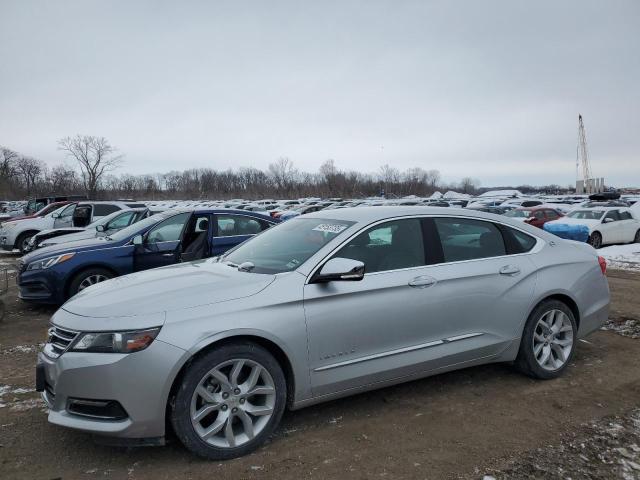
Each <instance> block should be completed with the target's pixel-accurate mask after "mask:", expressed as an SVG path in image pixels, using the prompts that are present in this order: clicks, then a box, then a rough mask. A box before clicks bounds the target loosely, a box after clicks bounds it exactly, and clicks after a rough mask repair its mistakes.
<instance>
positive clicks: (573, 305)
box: [527, 292, 580, 329]
mask: <svg viewBox="0 0 640 480" xmlns="http://www.w3.org/2000/svg"><path fill="white" fill-rule="evenodd" d="M546 300H558V301H560V302H562V303H564V304H565V305H566V306H567V307H569V310H571V313H573V317H574V318H575V320H576V329H579V328H580V309H579V308H578V304H577V302H576V301H575V299H574V298H573V297H572V296H571V295H569V294H568V293H567V292H555V293H551V294H548V295H546V296H544V297H542V298H540V299H538V301H537V302H535V304H534V305H533V307H532V308H531V309H530V310H529V315H527V318H529V316H530V315H531V313H532V312H533V311H534V310H535V309H536V308H537V307H538V305H540V304H541V303H542V302H544V301H546Z"/></svg>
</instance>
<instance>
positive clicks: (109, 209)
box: [93, 203, 121, 217]
mask: <svg viewBox="0 0 640 480" xmlns="http://www.w3.org/2000/svg"><path fill="white" fill-rule="evenodd" d="M118 210H121V208H120V207H118V206H117V205H113V204H110V203H96V204H95V205H94V206H93V216H94V217H105V216H107V215H109V214H111V213H113V212H117V211H118Z"/></svg>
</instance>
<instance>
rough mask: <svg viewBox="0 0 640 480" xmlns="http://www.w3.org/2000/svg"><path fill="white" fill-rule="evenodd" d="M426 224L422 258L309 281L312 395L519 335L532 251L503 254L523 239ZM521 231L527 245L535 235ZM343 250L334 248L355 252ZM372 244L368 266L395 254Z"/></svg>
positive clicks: (436, 364) (455, 360)
mask: <svg viewBox="0 0 640 480" xmlns="http://www.w3.org/2000/svg"><path fill="white" fill-rule="evenodd" d="M405 221H406V220H405ZM422 223H423V229H422V232H423V242H424V244H425V260H426V261H425V263H426V265H423V266H415V267H410V268H398V269H393V270H389V271H381V272H373V273H367V274H365V278H364V279H363V280H362V281H361V282H333V283H330V284H328V285H327V286H323V285H321V284H320V285H314V284H311V285H307V286H305V294H304V304H305V312H306V316H307V328H308V332H309V355H310V359H309V363H310V367H311V381H312V387H313V388H314V395H322V394H326V393H330V392H334V391H339V390H342V389H345V388H352V387H354V386H362V385H366V384H368V383H374V382H380V381H387V380H392V379H395V378H399V377H406V376H410V375H415V374H417V375H419V374H422V373H424V372H426V371H431V370H436V369H441V368H446V367H448V366H451V365H454V364H458V365H460V364H465V363H470V362H473V361H476V360H479V359H486V358H490V357H491V356H495V355H498V354H499V353H500V352H501V351H503V350H504V349H505V348H506V346H507V345H509V344H510V343H511V342H512V341H513V340H514V339H515V338H517V337H518V336H519V335H520V333H521V332H519V328H520V327H521V326H522V323H523V319H522V317H523V316H524V315H526V311H525V310H524V309H523V305H528V301H529V300H530V298H531V295H532V292H533V286H534V284H535V273H534V271H535V267H534V265H533V263H532V262H531V260H530V259H529V258H528V255H517V254H512V255H510V254H509V252H510V251H513V252H518V253H523V252H524V250H525V247H521V246H519V245H520V242H519V241H517V240H515V239H514V238H515V237H514V236H513V235H512V234H511V233H509V232H507V234H508V235H509V239H510V242H509V243H508V244H505V240H504V239H503V233H502V231H501V230H500V229H499V228H498V227H497V226H495V225H493V224H492V223H491V222H486V221H477V220H467V219H459V218H455V217H452V218H451V219H450V218H441V219H438V218H436V219H425V220H423V222H422ZM374 228H375V227H374ZM506 228H508V227H505V229H506ZM370 237H373V238H377V239H378V241H380V239H384V238H385V237H388V235H380V232H379V231H376V230H374V231H372V232H371V233H370ZM526 237H528V238H525V239H524V240H526V242H525V243H527V242H528V246H527V248H529V249H531V248H533V246H534V245H535V243H536V240H535V239H534V238H533V237H530V236H526ZM354 242H355V245H356V246H357V244H358V239H357V238H356V239H355V240H354ZM351 243H353V242H351ZM360 243H363V242H362V241H360ZM400 249H401V250H404V251H406V250H407V247H406V246H404V245H400ZM346 250H348V248H347V247H343V249H342V250H341V251H339V252H337V253H336V254H335V256H347V257H352V256H353V255H349V253H348V252H346ZM373 250H374V252H369V253H366V254H365V255H361V256H360V259H362V260H363V261H364V262H365V265H366V264H367V262H374V265H375V264H376V262H377V260H376V259H378V258H386V259H387V261H388V259H389V258H393V257H390V251H387V252H384V251H382V250H380V251H378V252H375V249H373ZM389 250H391V249H389ZM356 259H358V258H356ZM378 265H379V263H378ZM398 266H399V267H402V266H403V265H398ZM365 271H366V270H365Z"/></svg>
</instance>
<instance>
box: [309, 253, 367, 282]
mask: <svg viewBox="0 0 640 480" xmlns="http://www.w3.org/2000/svg"><path fill="white" fill-rule="evenodd" d="M363 278H364V263H362V262H360V261H358V260H352V259H350V258H340V257H335V258H332V259H331V260H329V261H328V262H327V263H325V264H324V265H323V266H322V268H321V269H320V271H319V272H318V273H316V275H315V278H314V279H313V283H326V282H334V281H358V280H362V279H363Z"/></svg>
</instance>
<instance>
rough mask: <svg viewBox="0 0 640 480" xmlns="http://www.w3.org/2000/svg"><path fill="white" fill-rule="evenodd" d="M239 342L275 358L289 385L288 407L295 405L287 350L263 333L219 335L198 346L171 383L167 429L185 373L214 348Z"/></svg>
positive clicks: (167, 405)
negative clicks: (252, 345)
mask: <svg viewBox="0 0 640 480" xmlns="http://www.w3.org/2000/svg"><path fill="white" fill-rule="evenodd" d="M239 342H250V343H255V344H256V345H259V346H261V347H262V348H264V349H265V350H267V351H268V352H269V353H270V354H271V355H273V357H274V358H275V359H276V361H277V362H278V364H279V365H280V367H281V368H282V372H283V373H284V377H285V382H286V384H287V406H288V407H290V406H292V405H293V402H294V399H295V386H296V379H295V373H294V370H293V366H292V364H291V361H290V359H289V355H288V354H287V353H286V352H285V349H284V348H283V347H282V345H280V344H279V343H278V342H277V341H276V340H274V339H271V338H267V335H264V334H262V333H261V332H253V331H246V332H245V331H240V332H224V333H223V334H221V335H217V336H215V337H213V338H209V339H207V340H205V341H204V342H201V343H200V344H199V345H198V346H196V347H195V348H194V349H192V350H191V355H190V356H189V357H188V358H187V359H186V360H185V361H184V363H183V364H182V366H181V367H180V368H179V369H178V372H177V373H176V375H175V376H174V378H173V380H172V381H171V387H170V389H169V394H168V397H167V402H166V406H165V425H166V428H167V429H168V428H171V422H170V421H169V418H170V408H171V407H172V405H173V399H174V397H175V394H176V391H177V389H178V387H179V385H180V382H181V381H182V378H183V377H184V375H185V372H186V371H187V369H188V368H189V366H190V365H191V364H192V363H193V362H194V361H195V360H197V359H198V358H200V357H202V356H203V355H206V354H207V353H208V352H210V351H211V350H213V349H214V348H218V347H220V346H222V345H227V344H230V343H239Z"/></svg>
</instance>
